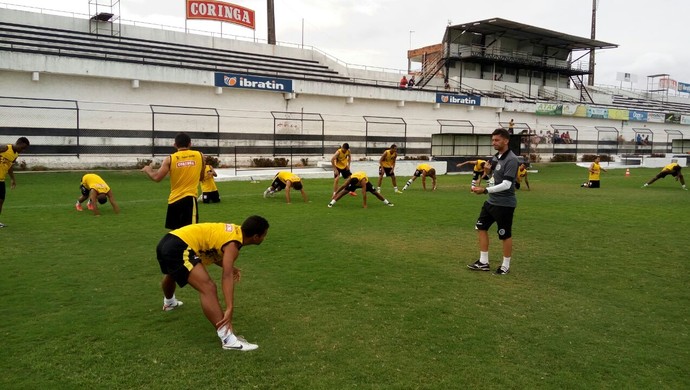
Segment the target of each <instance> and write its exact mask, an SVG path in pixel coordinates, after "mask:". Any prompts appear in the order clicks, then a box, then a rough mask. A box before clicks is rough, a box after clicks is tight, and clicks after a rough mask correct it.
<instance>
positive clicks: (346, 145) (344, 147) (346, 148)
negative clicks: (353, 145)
mask: <svg viewBox="0 0 690 390" xmlns="http://www.w3.org/2000/svg"><path fill="white" fill-rule="evenodd" d="M343 149H345V150H348V149H350V144H348V143H347V142H345V143H344V144H343Z"/></svg>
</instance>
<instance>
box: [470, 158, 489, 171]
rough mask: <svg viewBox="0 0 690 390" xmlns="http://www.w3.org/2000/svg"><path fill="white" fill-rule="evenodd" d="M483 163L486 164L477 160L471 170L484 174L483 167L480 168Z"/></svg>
mask: <svg viewBox="0 0 690 390" xmlns="http://www.w3.org/2000/svg"><path fill="white" fill-rule="evenodd" d="M485 163H486V161H484V160H477V163H476V164H474V168H472V170H473V171H475V172H484V167H483V166H482V164H485Z"/></svg>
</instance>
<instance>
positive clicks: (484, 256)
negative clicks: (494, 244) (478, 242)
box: [479, 251, 489, 264]
mask: <svg viewBox="0 0 690 390" xmlns="http://www.w3.org/2000/svg"><path fill="white" fill-rule="evenodd" d="M479 262H480V263H482V264H489V252H481V251H480V252H479Z"/></svg>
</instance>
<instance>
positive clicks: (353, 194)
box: [349, 191, 357, 196]
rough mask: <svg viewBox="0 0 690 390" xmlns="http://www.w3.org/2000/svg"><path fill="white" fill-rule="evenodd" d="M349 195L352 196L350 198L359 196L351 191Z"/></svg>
mask: <svg viewBox="0 0 690 390" xmlns="http://www.w3.org/2000/svg"><path fill="white" fill-rule="evenodd" d="M349 194H350V196H357V193H356V192H354V191H350V192H349Z"/></svg>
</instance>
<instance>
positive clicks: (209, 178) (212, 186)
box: [201, 165, 218, 192]
mask: <svg viewBox="0 0 690 390" xmlns="http://www.w3.org/2000/svg"><path fill="white" fill-rule="evenodd" d="M212 169H213V167H212V166H210V165H206V168H204V180H202V181H201V192H213V191H218V187H217V186H216V179H214V178H213V173H211V170H212Z"/></svg>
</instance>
